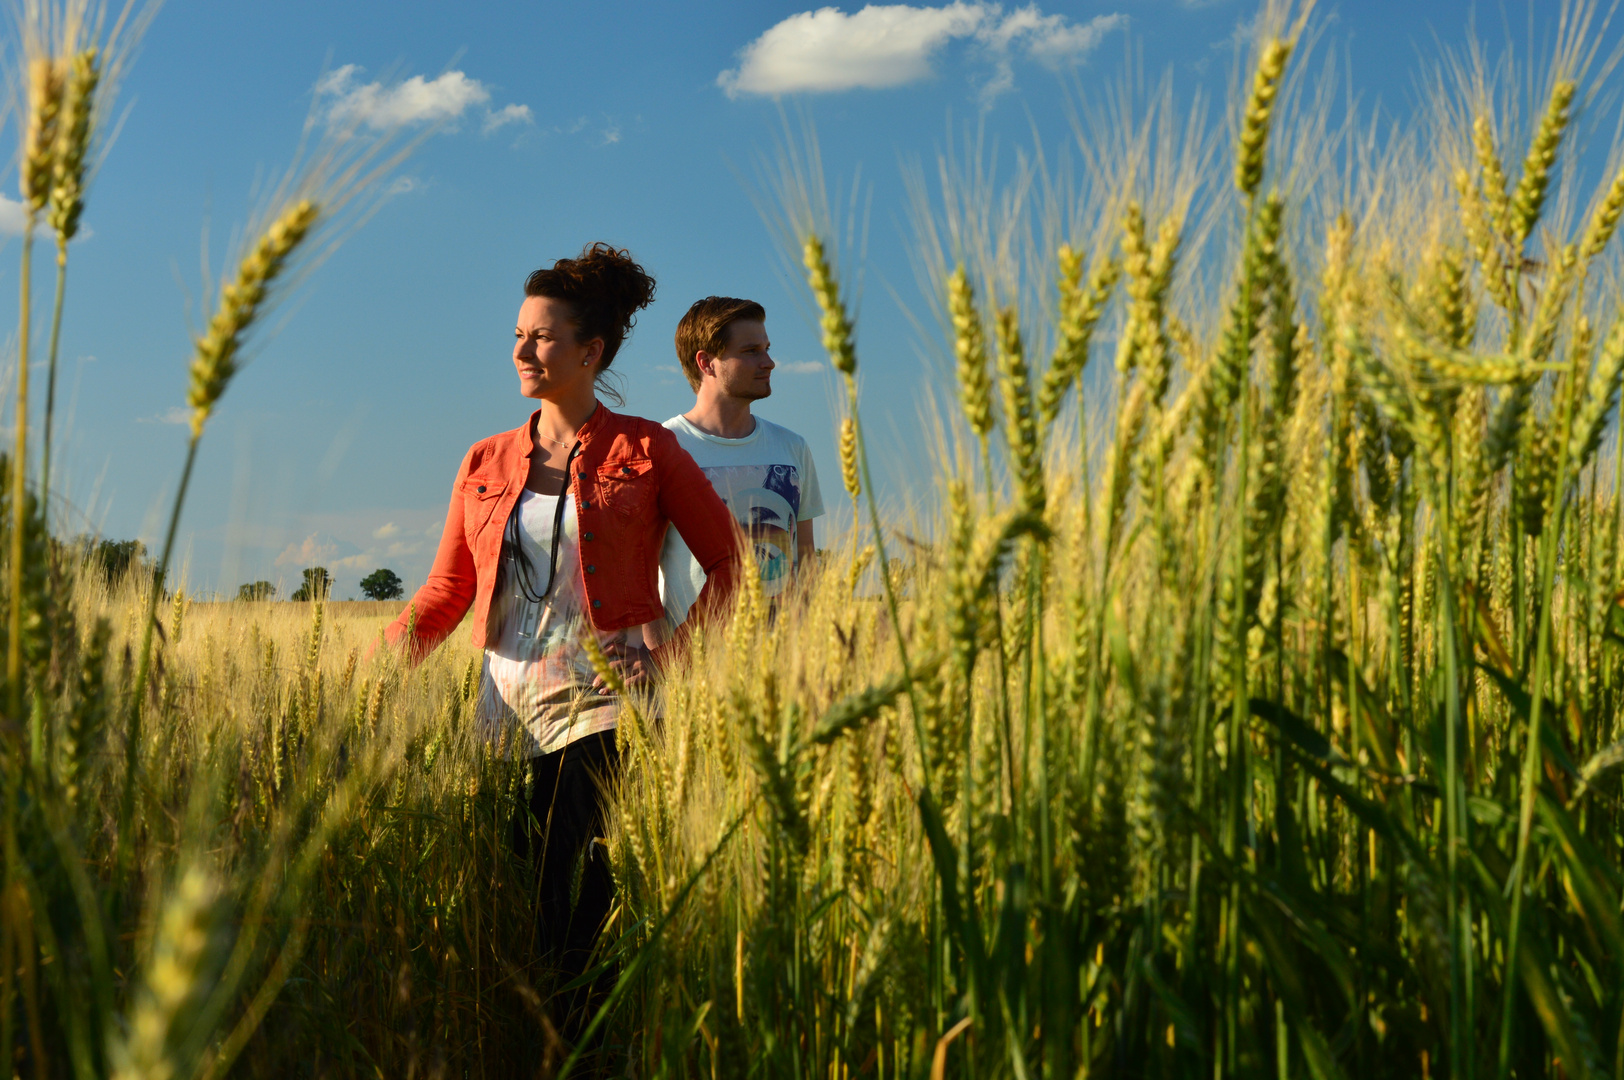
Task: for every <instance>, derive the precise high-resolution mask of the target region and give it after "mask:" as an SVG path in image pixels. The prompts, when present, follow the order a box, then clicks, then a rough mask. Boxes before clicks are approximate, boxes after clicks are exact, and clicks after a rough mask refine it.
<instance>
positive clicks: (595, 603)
mask: <svg viewBox="0 0 1624 1080" xmlns="http://www.w3.org/2000/svg"><path fill="white" fill-rule="evenodd" d="M592 606H593V607H595V608H601V607H603V601H602V600H594V601H592Z"/></svg>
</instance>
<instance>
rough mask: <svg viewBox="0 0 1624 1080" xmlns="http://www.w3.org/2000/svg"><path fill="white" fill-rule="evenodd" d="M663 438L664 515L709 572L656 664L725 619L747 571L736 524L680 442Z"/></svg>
mask: <svg viewBox="0 0 1624 1080" xmlns="http://www.w3.org/2000/svg"><path fill="white" fill-rule="evenodd" d="M657 430H658V431H659V435H657V436H655V438H656V439H658V442H657V444H656V449H657V451H658V453H657V456H656V458H655V460H656V461H657V462H658V463H659V464H658V467H659V470H660V494H659V500H660V512H661V513H662V514H664V515H665V517H666V518H667V519H668V520H669V521H670V522H671V524H672V525H673V526H675V527H676V530H677V533H678V535H680V536H681V537H682V541H683V543H685V544H687V545H688V550H689V551H691V552H693V555H694V559H695V560H696V561H697V562H698V563H699V565H700V567H701V568H703V569H704V571H705V586H704V588H702V589H700V590H699V598H698V599H697V600H695V601H694V606H693V608H692V609H691V610H690V611H689V613H688V618H687V619H685V620H684V621H683V623H682V625H681V626H680V627H678V628H677V631H676V633H675V634H674V635H673V636H672V638H671V640H669V641H667V642H666V643H665V644H663V645H661V646H660V647H659V648H657V649H655V650H654V659H655V662H656V663H658V664H660V665H661V666H663V665H664V658H665V657H666V656H667V655H669V654H670V653H671V652H673V651H675V650H680V649H681V648H683V646H684V645H685V644H686V643H687V640H688V637H689V635H690V634H691V633H692V632H693V627H694V626H695V625H696V624H698V623H701V622H703V621H705V620H708V619H713V618H717V617H718V616H720V615H722V614H724V613H725V612H726V610H727V605H728V604H729V603H730V602H731V600H732V598H733V590H734V589H735V588H737V587H738V584H739V574H740V573H741V572H742V568H743V565H744V561H743V559H744V548H743V546H742V545H741V543H740V534H739V526H738V523H737V522H735V521H734V520H733V514H732V512H730V511H729V510H728V508H727V504H726V503H724V502H723V501H722V497H721V496H720V495H718V494H716V489H715V488H713V487H711V482H710V481H709V480H707V479H705V474H704V473H703V472H701V471H700V469H699V466H698V465H696V464H695V463H694V459H693V457H692V456H690V455H689V453H688V451H686V450H684V449H683V448H682V445H681V444H680V443H678V442H677V437H676V436H675V435H673V434H671V433H670V432H669V431H667V430H665V429H664V428H659V429H657Z"/></svg>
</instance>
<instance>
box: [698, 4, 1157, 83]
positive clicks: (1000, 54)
mask: <svg viewBox="0 0 1624 1080" xmlns="http://www.w3.org/2000/svg"><path fill="white" fill-rule="evenodd" d="M1127 22H1128V17H1127V16H1126V15H1122V14H1112V15H1098V16H1095V17H1094V18H1093V19H1091V20H1089V21H1088V22H1086V23H1080V24H1079V23H1074V22H1072V21H1071V20H1070V19H1068V18H1067V17H1066V16H1064V15H1045V14H1044V13H1043V12H1042V11H1041V10H1040V9H1039V8H1038V6H1037V5H1036V4H1029V5H1027V6H1026V7H1022V8H1016V9H1015V10H1013V11H1010V12H1009V13H1007V14H1006V13H1005V11H1004V8H1003V6H1002V5H1000V4H993V3H979V2H978V3H966V2H964V0H956V2H954V3H951V4H946V5H943V6H941V7H913V6H910V5H907V4H870V5H869V6H867V7H865V8H863V9H862V10H860V11H857V12H855V13H854V14H850V15H848V14H846V13H845V12H843V11H841V10H840V9H839V8H834V7H825V8H819V9H818V10H816V11H803V12H801V13H800V14H797V15H791V16H790V17H789V18H787V19H784V20H783V21H781V22H779V23H778V24H776V25H775V26H772V27H770V28H769V29H768V30H767V31H766V32H765V33H763V34H762V35H761V36H760V37H758V38H756V40H754V41H752V42H751V43H750V44H748V45H746V46H745V47H744V48H743V49H742V50H741V51H740V52H739V66H738V67H736V68H732V69H729V70H727V71H724V72H722V73H721V74H720V75H718V76H717V77H716V83H717V85H718V86H720V87H721V88H722V89H723V90H724V91H726V92H727V94H728V96H729V97H738V96H740V95H742V94H764V95H778V94H789V93H797V92H812V93H817V92H832V91H839V90H855V89H869V90H879V89H885V88H887V87H893V86H904V85H906V84H908V83H913V82H919V81H921V80H923V79H927V78H929V77H930V76H931V75H932V74H933V72H934V68H933V67H932V60H933V59H934V58H935V56H936V55H937V54H938V53H939V52H940V51H941V50H942V49H943V48H945V47H946V46H947V45H948V44H949V43H951V42H953V41H958V40H968V41H974V42H976V43H979V44H980V45H981V46H982V48H983V50H984V51H985V54H986V56H987V58H988V59H990V60H992V62H993V65H994V72H993V74H992V75H991V76H990V77H989V78H987V79H986V80H985V81H984V82H983V85H982V91H981V94H982V97H983V99H984V100H988V93H987V92H988V89H989V88H991V89H992V90H993V96H996V95H997V94H998V93H1002V92H1003V91H1004V90H1007V89H1009V88H1010V87H1012V86H1013V85H1014V70H1013V67H1012V66H1011V60H1012V58H1013V57H1014V56H1015V55H1017V54H1020V55H1025V56H1027V57H1029V58H1031V59H1033V60H1036V61H1038V62H1039V63H1042V64H1045V65H1047V66H1048V67H1051V68H1061V67H1065V66H1068V65H1071V64H1075V63H1078V62H1080V61H1082V60H1083V59H1084V58H1086V57H1087V55H1088V54H1089V53H1090V52H1092V51H1093V50H1094V48H1095V47H1097V46H1098V45H1099V43H1100V40H1101V38H1103V37H1104V36H1105V35H1106V34H1107V33H1109V32H1110V31H1112V30H1115V29H1119V28H1121V27H1125V26H1126V25H1127Z"/></svg>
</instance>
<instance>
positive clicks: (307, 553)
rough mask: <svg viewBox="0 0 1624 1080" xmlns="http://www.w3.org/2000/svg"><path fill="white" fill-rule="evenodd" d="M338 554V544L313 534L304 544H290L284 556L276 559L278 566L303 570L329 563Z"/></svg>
mask: <svg viewBox="0 0 1624 1080" xmlns="http://www.w3.org/2000/svg"><path fill="white" fill-rule="evenodd" d="M337 554H338V545H337V544H335V543H333V542H332V541H331V540H322V539H321V538H320V536H319V535H318V534H317V533H311V534H310V535H309V536H307V537H305V538H304V543H302V544H289V545H288V546H287V547H285V548H283V549H282V554H280V555H278V556H277V557H276V565H278V566H297V567H300V568H301V569H302V568H304V567H306V566H315V565H318V564H324V563H327V562H329V561H330V560H331V559H332V558H333V556H334V555H337Z"/></svg>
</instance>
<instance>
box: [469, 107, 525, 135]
mask: <svg viewBox="0 0 1624 1080" xmlns="http://www.w3.org/2000/svg"><path fill="white" fill-rule="evenodd" d="M534 122H535V117H533V116H531V115H530V106H528V105H504V106H502V107H501V108H500V109H495V110H487V111H486V113H485V123H484V124H483V125H481V128H480V130H482V131H483V132H484V133H485V134H487V135H489V134H490V133H491V132H493V131H495V130H496V129H497V128H502V127H507V126H508V125H509V124H531V123H534Z"/></svg>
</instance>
